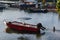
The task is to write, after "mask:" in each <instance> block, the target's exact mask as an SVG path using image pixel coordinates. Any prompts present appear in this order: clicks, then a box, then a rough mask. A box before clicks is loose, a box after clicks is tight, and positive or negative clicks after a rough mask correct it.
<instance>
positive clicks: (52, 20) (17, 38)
mask: <svg viewBox="0 0 60 40" xmlns="http://www.w3.org/2000/svg"><path fill="white" fill-rule="evenodd" d="M21 17H29V18H32V19H30V20H21V19H19V18H21ZM5 20H10V21H21V22H26V23H29V24H34V25H36V24H37V23H42V25H43V26H44V27H46V29H47V30H45V34H44V35H38V34H21V33H14V32H12V33H8V32H7V31H9V30H7V31H6V28H7V26H6V24H5V23H4V21H5ZM53 27H55V28H56V31H55V32H53ZM0 40H60V16H59V14H58V13H56V12H48V13H28V12H24V11H23V10H19V9H14V8H13V9H12V8H10V9H5V10H3V11H2V12H0Z"/></svg>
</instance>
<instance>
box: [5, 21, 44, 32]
mask: <svg viewBox="0 0 60 40" xmlns="http://www.w3.org/2000/svg"><path fill="white" fill-rule="evenodd" d="M6 24H7V26H8V28H11V29H15V30H17V31H19V32H28V33H40V29H42V30H44V29H45V28H44V27H42V25H41V23H40V24H37V25H32V24H27V23H22V22H17V21H13V22H6Z"/></svg>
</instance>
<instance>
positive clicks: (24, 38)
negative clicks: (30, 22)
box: [5, 28, 45, 40]
mask: <svg viewBox="0 0 60 40" xmlns="http://www.w3.org/2000/svg"><path fill="white" fill-rule="evenodd" d="M5 31H6V33H9V34H11V33H16V34H22V35H23V36H20V37H18V38H17V39H18V40H29V37H25V36H24V34H30V33H22V32H19V31H16V30H13V29H10V28H6V30H5ZM31 35H36V38H37V39H38V38H40V37H41V36H43V35H45V32H44V33H42V34H33V33H31Z"/></svg>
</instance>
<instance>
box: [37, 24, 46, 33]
mask: <svg viewBox="0 0 60 40" xmlns="http://www.w3.org/2000/svg"><path fill="white" fill-rule="evenodd" d="M37 28H38V33H40V29H42V30H44V29H46V28H45V27H43V26H42V24H41V23H38V24H37Z"/></svg>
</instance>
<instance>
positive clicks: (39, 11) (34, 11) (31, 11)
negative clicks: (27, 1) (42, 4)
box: [28, 8, 48, 13]
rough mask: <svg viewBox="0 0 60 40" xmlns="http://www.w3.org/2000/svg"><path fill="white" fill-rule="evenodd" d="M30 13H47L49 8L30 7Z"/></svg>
mask: <svg viewBox="0 0 60 40" xmlns="http://www.w3.org/2000/svg"><path fill="white" fill-rule="evenodd" d="M28 12H29V13H47V12H48V10H47V9H40V8H30V9H29V10H28Z"/></svg>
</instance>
